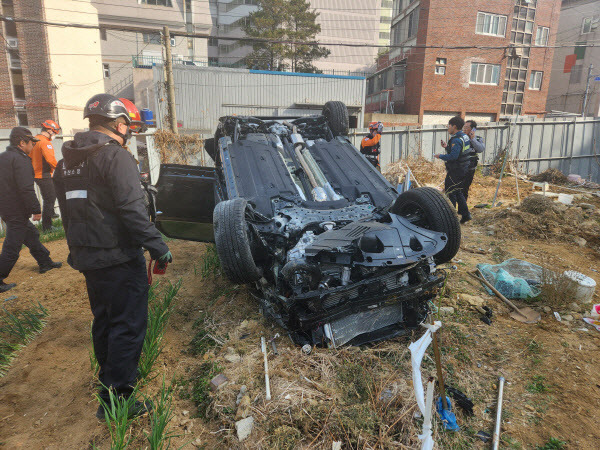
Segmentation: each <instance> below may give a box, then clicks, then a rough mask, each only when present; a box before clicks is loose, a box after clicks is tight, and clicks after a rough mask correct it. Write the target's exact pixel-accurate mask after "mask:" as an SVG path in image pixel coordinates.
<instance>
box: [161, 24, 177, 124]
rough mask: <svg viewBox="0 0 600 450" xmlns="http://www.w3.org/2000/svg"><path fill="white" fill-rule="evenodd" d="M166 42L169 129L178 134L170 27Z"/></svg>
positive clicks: (167, 28) (165, 35)
mask: <svg viewBox="0 0 600 450" xmlns="http://www.w3.org/2000/svg"><path fill="white" fill-rule="evenodd" d="M163 38H164V40H165V57H166V61H165V69H166V75H167V77H166V79H167V111H168V112H169V128H170V129H171V132H173V133H175V134H177V116H176V114H175V83H174V82H173V58H172V56H171V33H169V27H164V28H163Z"/></svg>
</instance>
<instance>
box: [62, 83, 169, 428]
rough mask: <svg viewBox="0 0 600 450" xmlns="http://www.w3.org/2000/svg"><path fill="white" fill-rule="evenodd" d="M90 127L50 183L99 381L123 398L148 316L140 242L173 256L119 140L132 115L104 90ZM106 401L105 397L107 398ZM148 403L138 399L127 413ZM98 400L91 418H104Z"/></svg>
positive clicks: (94, 101) (91, 107) (91, 109)
mask: <svg viewBox="0 0 600 450" xmlns="http://www.w3.org/2000/svg"><path fill="white" fill-rule="evenodd" d="M83 117H84V118H88V119H89V121H90V131H86V132H82V133H77V134H75V137H74V139H73V140H72V141H69V142H65V143H64V144H63V147H62V154H63V157H64V159H62V160H61V161H59V162H58V165H57V167H56V171H55V172H54V177H53V181H54V186H55V189H56V194H57V198H58V205H59V207H60V211H61V215H62V217H63V225H64V227H65V233H66V236H67V244H68V246H69V252H70V253H69V257H68V260H67V261H68V263H69V264H70V265H71V266H72V267H73V268H74V269H77V270H79V271H80V272H82V273H83V276H84V277H85V281H86V285H87V291H88V297H89V300H90V306H91V310H92V314H93V315H94V322H93V325H92V339H93V343H94V352H95V353H96V358H97V360H98V363H99V365H100V373H99V379H100V382H101V383H102V385H103V388H102V389H101V392H100V397H101V398H102V399H103V400H104V401H106V402H109V392H108V390H107V388H108V389H113V391H114V393H115V394H116V395H118V396H120V397H124V398H128V397H129V396H130V395H131V393H132V392H133V389H134V385H135V383H136V377H137V367H138V362H139V358H140V354H141V351H142V344H143V342H144V337H145V335H146V325H147V320H148V278H147V273H146V260H145V258H144V254H143V250H142V247H143V248H145V249H147V250H148V251H149V252H150V257H151V258H152V259H154V260H161V261H168V262H170V261H171V260H172V257H171V252H170V251H169V248H168V247H167V245H166V244H165V243H164V242H163V240H162V237H161V234H160V233H159V231H158V230H157V229H156V228H155V227H154V224H153V223H152V222H150V221H149V220H148V214H147V212H146V204H145V201H144V192H143V190H142V186H141V184H140V174H139V171H138V168H137V165H136V162H135V160H134V158H133V156H132V155H131V154H130V153H129V152H128V151H127V150H126V149H125V148H123V147H122V146H123V145H125V143H126V142H127V140H128V139H129V137H130V136H131V131H130V128H129V126H130V124H131V118H130V117H129V114H128V112H127V109H126V108H125V106H124V105H123V103H122V102H121V101H120V100H119V99H118V98H116V97H114V96H112V95H109V94H98V95H95V96H94V97H92V98H91V99H90V100H88V102H87V104H86V106H85V107H84V115H83ZM109 404H110V403H109ZM150 409H151V405H150V404H148V403H147V402H146V403H142V402H136V403H135V408H134V410H133V411H130V413H131V414H132V415H140V414H143V413H145V412H147V411H149V410H150ZM104 416H105V411H104V408H103V407H102V405H100V407H99V408H98V411H97V412H96V417H98V418H99V419H103V418H104Z"/></svg>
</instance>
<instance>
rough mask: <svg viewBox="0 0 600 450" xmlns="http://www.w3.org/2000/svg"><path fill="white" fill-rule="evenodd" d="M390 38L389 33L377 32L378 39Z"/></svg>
mask: <svg viewBox="0 0 600 450" xmlns="http://www.w3.org/2000/svg"><path fill="white" fill-rule="evenodd" d="M389 38H390V33H389V32H387V31H380V32H379V39H389Z"/></svg>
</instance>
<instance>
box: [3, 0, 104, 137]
mask: <svg viewBox="0 0 600 450" xmlns="http://www.w3.org/2000/svg"><path fill="white" fill-rule="evenodd" d="M0 5H1V9H2V15H3V16H5V17H12V18H16V19H19V18H26V19H34V20H39V21H47V22H65V20H64V19H65V16H68V17H69V20H70V21H72V22H76V23H81V24H86V25H92V26H98V18H97V14H96V12H95V10H94V8H93V7H92V6H91V4H90V2H87V1H78V2H74V1H67V0H27V1H19V0H2V2H1V3H0ZM2 36H3V42H2V45H3V46H4V50H5V51H0V93H1V96H2V98H1V99H0V128H12V127H14V126H18V125H20V126H28V127H31V128H39V127H40V124H41V123H42V122H43V121H44V120H46V119H53V120H55V121H57V122H59V123H60V124H61V125H62V127H63V132H64V133H67V134H68V133H71V132H72V131H73V130H77V129H82V128H84V127H85V123H84V121H83V117H82V111H83V105H84V103H85V101H86V100H87V99H88V98H89V97H91V96H92V95H94V94H95V93H97V92H101V91H102V90H103V77H102V69H101V63H100V61H101V58H100V43H99V39H98V30H97V29H96V30H94V29H81V28H63V27H51V26H45V25H42V24H37V23H23V22H18V21H5V22H3V23H2Z"/></svg>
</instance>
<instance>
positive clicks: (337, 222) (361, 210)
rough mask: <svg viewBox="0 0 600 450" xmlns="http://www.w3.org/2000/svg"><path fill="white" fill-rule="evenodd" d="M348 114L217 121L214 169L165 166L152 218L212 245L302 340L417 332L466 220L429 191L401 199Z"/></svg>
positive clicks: (269, 312) (358, 340)
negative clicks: (361, 146)
mask: <svg viewBox="0 0 600 450" xmlns="http://www.w3.org/2000/svg"><path fill="white" fill-rule="evenodd" d="M347 134H348V112H347V109H346V106H345V105H344V104H343V103H341V102H335V101H332V102H328V103H327V104H326V105H325V107H324V109H323V114H322V115H316V116H309V117H296V118H265V117H263V118H257V117H244V116H226V117H222V118H221V119H220V121H219V125H218V128H217V131H216V134H215V137H214V139H209V140H207V142H206V144H205V148H206V150H207V152H208V153H209V154H210V156H211V158H212V159H213V160H214V164H215V167H198V166H182V165H173V164H166V165H163V166H161V171H160V178H159V180H158V183H157V189H158V197H157V206H156V208H157V226H158V228H159V229H160V230H161V231H162V232H163V233H164V234H165V235H167V236H170V237H174V238H179V239H188V240H195V241H203V242H214V243H215V245H216V250H217V253H218V256H219V259H220V262H221V266H222V270H223V272H224V274H225V275H226V276H227V277H228V278H229V279H230V280H231V281H232V282H234V283H238V284H248V285H249V286H250V291H251V293H252V295H253V296H254V297H255V298H256V300H257V301H258V302H259V303H260V305H261V307H262V311H263V312H264V314H265V315H266V316H267V317H269V318H271V319H273V320H274V321H275V322H277V323H278V324H279V325H280V326H281V327H283V328H285V329H286V330H287V331H288V332H289V334H290V336H291V337H292V339H293V340H294V341H295V342H296V343H298V344H301V345H304V344H311V345H313V344H316V345H327V346H333V347H335V346H339V345H343V344H352V345H361V344H364V343H368V342H373V341H378V340H382V339H387V338H390V337H394V336H398V335H400V334H403V333H405V332H406V331H407V330H410V329H414V328H416V327H418V326H419V324H420V323H421V322H422V321H423V320H425V318H426V316H427V313H428V311H429V302H430V300H432V299H433V298H434V297H435V295H436V293H437V292H438V291H439V289H440V288H441V286H442V285H443V284H444V280H445V273H444V271H443V270H440V269H438V268H437V265H438V264H441V263H445V262H448V261H450V260H451V259H452V257H454V255H455V254H456V252H457V251H458V248H459V245H460V239H461V233H460V224H459V222H458V218H457V216H456V213H455V211H454V209H453V208H452V206H451V205H450V204H449V202H448V201H447V199H446V197H444V195H442V194H441V193H440V192H439V191H437V190H436V189H433V188H428V187H424V188H417V189H412V190H409V191H407V192H405V193H403V194H401V195H398V192H397V191H396V189H395V188H394V187H393V186H392V185H391V184H390V183H389V182H388V181H387V180H386V179H385V178H384V177H383V176H382V175H381V173H379V172H378V171H377V170H375V169H374V168H373V166H372V165H371V164H370V163H369V162H368V161H367V160H366V159H365V157H364V156H363V155H361V154H360V153H359V152H358V150H357V149H356V148H355V147H354V146H353V145H352V144H351V143H350V141H349V140H348V138H347Z"/></svg>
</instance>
